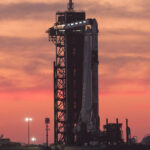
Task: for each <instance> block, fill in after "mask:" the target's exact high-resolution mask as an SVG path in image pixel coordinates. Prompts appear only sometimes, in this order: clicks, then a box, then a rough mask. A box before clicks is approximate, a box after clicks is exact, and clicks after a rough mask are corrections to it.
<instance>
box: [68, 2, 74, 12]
mask: <svg viewBox="0 0 150 150" xmlns="http://www.w3.org/2000/svg"><path fill="white" fill-rule="evenodd" d="M73 6H74V3H73V2H72V0H69V3H68V10H69V11H72V10H73Z"/></svg>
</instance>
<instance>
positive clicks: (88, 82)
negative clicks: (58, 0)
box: [47, 0, 99, 145]
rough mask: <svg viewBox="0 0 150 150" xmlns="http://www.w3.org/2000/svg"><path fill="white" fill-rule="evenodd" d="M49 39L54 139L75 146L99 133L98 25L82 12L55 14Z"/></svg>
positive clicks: (70, 10) (69, 8)
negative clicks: (53, 55) (53, 51)
mask: <svg viewBox="0 0 150 150" xmlns="http://www.w3.org/2000/svg"><path fill="white" fill-rule="evenodd" d="M47 33H48V34H49V40H50V41H52V42H53V43H54V44H55V46H56V60H55V62H54V136H55V137H54V140H55V143H56V144H65V145H76V144H83V143H85V142H87V143H88V142H89V141H92V140H94V139H93V137H96V136H97V135H98V134H99V115H98V110H99V108H98V25H97V22H96V20H95V19H86V14H85V12H77V11H74V4H73V2H72V0H69V3H68V10H67V11H64V12H57V13H56V22H55V24H54V26H53V27H51V28H49V29H48V31H47Z"/></svg>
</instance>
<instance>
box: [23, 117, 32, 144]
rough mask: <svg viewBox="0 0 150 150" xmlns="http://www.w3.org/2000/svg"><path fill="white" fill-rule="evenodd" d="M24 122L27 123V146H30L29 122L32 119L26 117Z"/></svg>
mask: <svg viewBox="0 0 150 150" xmlns="http://www.w3.org/2000/svg"><path fill="white" fill-rule="evenodd" d="M25 121H26V122H27V123H28V145H30V122H31V121H32V118H29V117H26V118H25Z"/></svg>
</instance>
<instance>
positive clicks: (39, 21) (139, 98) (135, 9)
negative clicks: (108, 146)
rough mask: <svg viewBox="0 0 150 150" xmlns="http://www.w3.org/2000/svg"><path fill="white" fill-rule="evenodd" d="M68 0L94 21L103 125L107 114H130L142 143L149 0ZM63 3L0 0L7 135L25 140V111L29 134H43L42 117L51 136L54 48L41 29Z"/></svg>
mask: <svg viewBox="0 0 150 150" xmlns="http://www.w3.org/2000/svg"><path fill="white" fill-rule="evenodd" d="M74 2H75V8H76V10H85V11H86V12H87V18H96V19H97V20H98V23H99V62H100V64H99V103H100V116H101V124H104V122H105V118H106V117H108V118H109V120H110V121H115V119H116V117H118V118H119V119H120V121H122V122H123V123H124V124H125V119H126V118H129V125H130V126H131V129H132V136H134V135H135V136H138V139H139V141H140V140H141V138H142V137H143V136H145V135H146V134H148V133H150V118H149V116H150V11H149V10H150V1H149V0H132V1H131V0H82V2H81V1H80V0H74ZM66 3H68V0H63V1H62V0H61V1H60V0H5V1H4V0H0V134H4V135H5V137H10V138H11V139H12V140H13V141H20V142H27V124H26V123H25V122H24V118H25V117H26V116H30V117H33V122H32V124H31V132H32V133H31V136H35V137H36V138H37V142H38V143H43V142H44V140H45V126H44V118H45V117H47V116H49V117H51V131H50V134H51V135H53V70H52V69H53V61H54V59H55V47H54V46H53V44H52V43H49V42H48V35H46V33H45V31H46V30H47V29H48V28H49V27H50V26H52V25H53V23H54V21H55V12H56V11H57V10H66ZM124 128H125V125H124V126H123V129H124ZM101 129H102V125H101ZM124 135H125V133H124ZM52 141H53V137H52V136H51V139H50V142H52Z"/></svg>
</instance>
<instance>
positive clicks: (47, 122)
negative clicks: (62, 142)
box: [45, 118, 50, 147]
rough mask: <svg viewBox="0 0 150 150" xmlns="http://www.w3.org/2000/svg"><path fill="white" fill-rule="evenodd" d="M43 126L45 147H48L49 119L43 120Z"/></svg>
mask: <svg viewBox="0 0 150 150" xmlns="http://www.w3.org/2000/svg"><path fill="white" fill-rule="evenodd" d="M45 124H46V147H48V131H49V127H48V125H49V124H50V119H49V118H45Z"/></svg>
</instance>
